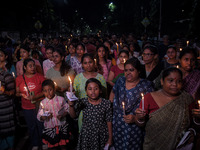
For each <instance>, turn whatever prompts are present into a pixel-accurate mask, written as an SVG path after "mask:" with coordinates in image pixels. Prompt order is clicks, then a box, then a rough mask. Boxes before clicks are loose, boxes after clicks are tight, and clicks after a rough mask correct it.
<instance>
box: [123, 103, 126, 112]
mask: <svg viewBox="0 0 200 150" xmlns="http://www.w3.org/2000/svg"><path fill="white" fill-rule="evenodd" d="M122 108H123V114H124V115H126V113H125V102H122Z"/></svg>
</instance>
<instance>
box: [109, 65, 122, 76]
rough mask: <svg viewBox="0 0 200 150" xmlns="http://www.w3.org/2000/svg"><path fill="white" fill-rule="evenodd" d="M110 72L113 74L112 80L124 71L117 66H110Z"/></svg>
mask: <svg viewBox="0 0 200 150" xmlns="http://www.w3.org/2000/svg"><path fill="white" fill-rule="evenodd" d="M110 71H112V72H114V74H115V76H114V78H116V77H117V76H118V75H119V74H120V73H124V70H121V69H120V68H119V67H118V66H117V65H114V66H112V67H111V69H110Z"/></svg>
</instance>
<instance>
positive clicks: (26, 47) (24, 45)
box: [20, 44, 30, 52]
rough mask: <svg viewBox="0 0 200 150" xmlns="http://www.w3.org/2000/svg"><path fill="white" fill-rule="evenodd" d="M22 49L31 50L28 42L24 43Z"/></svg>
mask: <svg viewBox="0 0 200 150" xmlns="http://www.w3.org/2000/svg"><path fill="white" fill-rule="evenodd" d="M20 49H24V50H25V51H27V52H30V48H29V46H28V44H22V45H21V46H20Z"/></svg>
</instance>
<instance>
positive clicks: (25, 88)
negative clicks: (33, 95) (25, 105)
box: [24, 87, 28, 96]
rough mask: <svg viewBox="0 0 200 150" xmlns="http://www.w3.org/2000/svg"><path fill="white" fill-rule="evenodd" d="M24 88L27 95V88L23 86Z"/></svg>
mask: <svg viewBox="0 0 200 150" xmlns="http://www.w3.org/2000/svg"><path fill="white" fill-rule="evenodd" d="M24 90H25V91H26V96H28V90H27V87H24Z"/></svg>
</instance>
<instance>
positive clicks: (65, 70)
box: [54, 49, 71, 76]
mask: <svg viewBox="0 0 200 150" xmlns="http://www.w3.org/2000/svg"><path fill="white" fill-rule="evenodd" d="M54 52H57V53H58V54H59V55H60V56H61V57H64V58H65V55H64V53H63V51H62V50H61V49H55V51H54ZM70 69H71V66H70V65H68V64H67V63H66V62H65V59H63V60H62V64H61V66H60V74H61V76H64V75H66V74H67V73H68V72H69V70H70Z"/></svg>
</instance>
